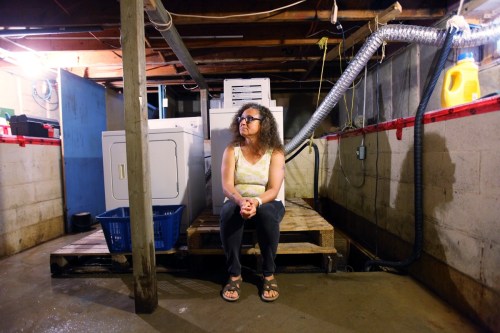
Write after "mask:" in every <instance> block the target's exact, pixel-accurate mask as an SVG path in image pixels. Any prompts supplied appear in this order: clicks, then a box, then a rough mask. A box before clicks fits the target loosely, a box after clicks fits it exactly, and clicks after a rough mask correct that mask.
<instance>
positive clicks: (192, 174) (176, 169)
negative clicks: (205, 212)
mask: <svg viewBox="0 0 500 333" xmlns="http://www.w3.org/2000/svg"><path fill="white" fill-rule="evenodd" d="M193 118H199V119H191V120H186V119H183V120H182V118H174V119H159V120H153V121H151V120H150V121H149V135H148V137H149V157H150V175H151V196H152V201H153V205H181V204H182V205H185V206H186V207H185V209H184V212H183V217H182V222H181V229H180V230H181V232H185V230H186V228H187V227H188V226H189V224H190V223H191V222H192V221H193V220H194V219H195V218H196V217H197V216H198V214H199V213H200V212H201V210H202V209H203V208H205V205H206V201H205V171H204V170H205V169H204V168H205V165H204V156H203V141H204V140H203V128H202V125H201V117H193ZM179 119H180V120H179ZM179 124H180V126H182V127H180V126H179ZM102 151H103V164H104V183H105V186H104V189H105V197H106V210H111V209H114V208H117V207H127V206H129V201H128V181H127V154H126V143H125V131H106V132H103V133H102Z"/></svg>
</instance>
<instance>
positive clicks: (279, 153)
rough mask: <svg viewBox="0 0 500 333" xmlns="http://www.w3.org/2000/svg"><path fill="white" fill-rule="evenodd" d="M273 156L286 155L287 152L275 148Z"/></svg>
mask: <svg viewBox="0 0 500 333" xmlns="http://www.w3.org/2000/svg"><path fill="white" fill-rule="evenodd" d="M271 156H272V157H284V156H285V152H284V151H283V150H278V149H275V150H273V154H272V155H271Z"/></svg>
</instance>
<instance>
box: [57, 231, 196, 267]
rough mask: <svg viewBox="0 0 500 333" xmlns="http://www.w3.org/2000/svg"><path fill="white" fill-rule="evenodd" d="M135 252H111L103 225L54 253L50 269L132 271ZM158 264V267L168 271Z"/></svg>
mask: <svg viewBox="0 0 500 333" xmlns="http://www.w3.org/2000/svg"><path fill="white" fill-rule="evenodd" d="M176 253H184V254H185V253H187V247H186V246H181V247H180V248H175V249H171V250H168V251H157V252H156V255H157V258H158V256H161V255H170V254H176ZM131 257H132V253H111V252H109V249H108V245H107V244H106V239H105V238H104V233H103V231H102V230H101V229H98V230H96V231H94V232H93V233H91V234H89V235H87V236H85V237H83V238H81V239H79V240H76V241H74V242H73V243H71V244H68V245H65V246H63V247H62V248H60V249H58V250H56V251H54V252H52V253H51V254H50V271H51V273H52V274H54V275H59V274H64V273H71V272H77V273H125V272H131V271H132V267H131V265H130V261H131ZM165 270H166V269H165V268H163V267H157V271H159V272H161V271H165Z"/></svg>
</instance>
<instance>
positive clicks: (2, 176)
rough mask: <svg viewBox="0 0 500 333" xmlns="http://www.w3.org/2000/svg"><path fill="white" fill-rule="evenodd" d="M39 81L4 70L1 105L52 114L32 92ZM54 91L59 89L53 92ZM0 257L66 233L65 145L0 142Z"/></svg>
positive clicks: (0, 81) (17, 110) (56, 114)
mask: <svg viewBox="0 0 500 333" xmlns="http://www.w3.org/2000/svg"><path fill="white" fill-rule="evenodd" d="M35 81H37V80H32V79H30V78H27V77H24V76H21V75H16V74H12V73H8V72H4V71H0V101H1V102H0V107H4V108H9V109H13V110H14V112H15V114H27V115H29V116H37V117H44V118H51V119H58V118H59V111H58V110H53V108H54V105H50V106H47V108H46V105H45V104H41V105H40V104H39V103H37V101H35V99H34V97H33V96H32V88H33V86H32V85H33V84H35ZM54 94H55V92H54ZM0 156H1V158H0V258H1V257H4V256H8V255H12V254H15V253H17V252H20V251H22V250H25V249H27V248H30V247H33V246H35V245H37V244H40V243H42V242H45V241H47V240H50V239H53V238H56V237H58V236H61V235H63V234H64V218H63V216H64V215H63V190H62V186H63V185H62V171H61V167H62V164H61V147H60V146H47V145H34V144H26V146H24V147H21V146H19V145H17V144H10V143H0Z"/></svg>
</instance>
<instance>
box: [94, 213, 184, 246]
mask: <svg viewBox="0 0 500 333" xmlns="http://www.w3.org/2000/svg"><path fill="white" fill-rule="evenodd" d="M183 210H184V205H170V206H153V232H154V240H155V249H156V250H157V251H166V250H170V249H172V248H173V247H174V245H175V243H176V242H177V239H178V238H179V226H180V221H181V219H182V212H183ZM96 220H97V221H99V223H100V224H101V226H102V231H103V232H104V237H105V238H106V243H107V244H108V248H109V252H111V253H117V252H131V251H132V240H131V233H130V210H129V207H120V208H115V209H112V210H109V211H107V212H104V213H102V214H100V215H98V216H96Z"/></svg>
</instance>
